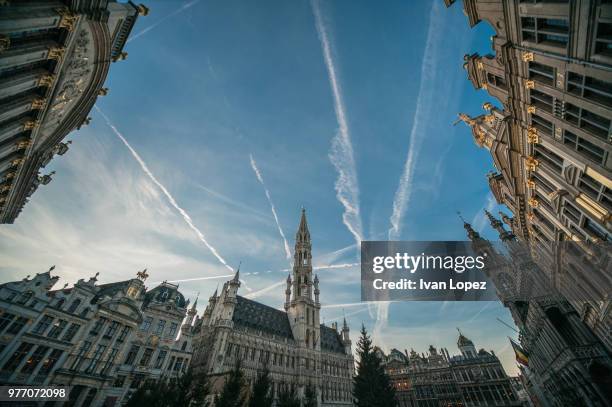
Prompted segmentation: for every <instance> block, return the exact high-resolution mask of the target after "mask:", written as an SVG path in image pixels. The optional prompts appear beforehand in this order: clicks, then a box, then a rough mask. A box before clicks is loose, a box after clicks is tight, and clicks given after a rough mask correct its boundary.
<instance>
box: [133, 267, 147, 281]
mask: <svg viewBox="0 0 612 407" xmlns="http://www.w3.org/2000/svg"><path fill="white" fill-rule="evenodd" d="M136 277H137V278H138V279H139V280H140V281H145V280H146V279H147V278H148V277H149V275H148V274H147V269H144V270H142V271H139V272H138V273H136Z"/></svg>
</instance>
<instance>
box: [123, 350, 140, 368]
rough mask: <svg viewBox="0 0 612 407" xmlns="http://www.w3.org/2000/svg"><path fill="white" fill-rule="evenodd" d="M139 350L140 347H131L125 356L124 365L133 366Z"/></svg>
mask: <svg viewBox="0 0 612 407" xmlns="http://www.w3.org/2000/svg"><path fill="white" fill-rule="evenodd" d="M139 350H140V346H138V345H132V347H131V348H130V351H129V352H128V354H127V357H126V358H125V364H126V365H132V364H134V361H135V360H136V356H137V355H138V351H139Z"/></svg>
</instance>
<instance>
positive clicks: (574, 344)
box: [464, 212, 612, 407]
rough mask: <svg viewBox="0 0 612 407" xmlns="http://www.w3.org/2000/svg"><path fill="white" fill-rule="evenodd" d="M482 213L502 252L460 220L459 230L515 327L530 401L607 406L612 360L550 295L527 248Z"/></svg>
mask: <svg viewBox="0 0 612 407" xmlns="http://www.w3.org/2000/svg"><path fill="white" fill-rule="evenodd" d="M486 214H487V216H488V217H489V219H490V221H491V225H492V227H494V228H495V229H497V231H498V232H499V239H500V241H502V242H503V247H499V246H494V245H493V244H491V242H489V241H487V240H486V239H483V238H482V237H480V235H479V234H478V232H476V231H475V230H474V229H473V228H472V226H471V225H470V224H468V223H466V222H465V221H464V227H465V229H466V231H467V236H468V238H469V239H470V240H471V241H472V242H473V243H472V245H473V249H474V251H475V252H476V253H484V254H486V256H487V258H488V265H489V266H488V267H487V273H488V275H489V277H490V278H491V280H492V281H493V283H494V285H495V288H496V291H497V295H498V297H499V299H500V301H501V302H502V304H504V306H505V307H507V308H508V309H509V311H510V314H511V315H512V318H513V320H514V323H515V324H516V326H517V327H518V328H519V331H520V334H519V341H520V344H521V346H522V348H523V350H524V352H525V353H526V354H527V356H528V366H527V367H523V369H522V370H523V372H524V376H525V377H526V378H527V379H528V382H529V386H527V389H528V390H531V391H532V393H530V395H531V397H532V399H534V400H537V401H538V403H537V404H539V405H542V406H558V407H561V406H568V405H572V406H573V405H576V406H607V405H610V401H611V400H612V393H611V389H612V387H610V383H611V382H612V358H611V356H610V352H609V349H607V347H606V344H605V343H604V342H602V341H601V340H600V339H599V338H598V337H597V336H596V335H595V334H594V332H593V331H592V329H591V328H590V327H589V326H588V324H586V323H585V321H584V320H583V319H582V318H581V317H580V314H579V313H578V312H577V310H576V308H575V307H574V306H573V305H572V304H571V303H570V302H569V301H568V300H567V299H566V298H565V297H564V296H563V295H562V294H561V293H559V291H557V290H555V288H554V286H553V284H551V281H553V282H554V276H551V275H550V274H548V273H547V271H545V270H542V269H541V268H540V267H539V265H538V264H537V263H536V262H535V261H534V260H533V259H532V256H531V255H530V253H529V250H530V249H529V248H528V247H527V246H526V245H525V244H524V243H522V242H520V241H518V240H517V239H516V237H515V236H514V234H513V233H511V232H508V231H506V230H505V228H504V227H503V224H502V222H501V221H500V220H499V219H496V218H494V217H493V215H492V214H490V213H488V212H487V213H486ZM609 255H611V253H608V256H609ZM607 264H610V262H609V261H607Z"/></svg>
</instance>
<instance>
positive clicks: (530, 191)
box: [445, 0, 612, 405]
mask: <svg viewBox="0 0 612 407" xmlns="http://www.w3.org/2000/svg"><path fill="white" fill-rule="evenodd" d="M453 3H454V0H445V4H446V5H447V6H450V5H452V4H453ZM463 8H464V12H465V14H466V16H467V17H468V20H469V24H470V25H471V26H474V25H476V24H478V23H479V22H480V21H487V22H488V23H489V24H490V25H491V27H492V28H493V29H494V30H495V34H494V35H493V36H492V37H491V40H492V48H493V51H494V52H493V55H484V56H481V55H478V54H471V55H466V56H465V60H464V68H465V69H466V71H467V75H468V78H469V80H470V81H471V82H472V84H473V85H474V87H475V88H477V89H484V90H486V91H487V92H488V93H489V95H491V96H493V97H494V98H495V99H497V102H499V103H498V107H496V106H494V105H493V104H492V103H485V104H484V105H483V108H484V109H485V110H486V113H485V114H481V115H478V116H475V117H472V116H469V115H467V114H461V115H460V118H461V119H462V120H463V121H464V122H465V123H467V124H468V125H469V126H470V128H471V131H472V135H473V137H474V140H475V142H476V144H477V145H478V146H480V147H484V148H486V149H487V150H488V151H490V153H491V155H492V157H493V162H494V165H495V171H494V172H492V173H490V174H489V175H488V182H489V185H490V188H491V190H492V192H493V194H494V196H495V198H496V200H497V202H498V203H500V204H504V205H505V206H506V207H507V208H508V209H509V210H510V211H511V212H512V215H511V216H508V215H505V214H501V215H502V221H503V222H502V221H500V220H495V221H494V222H492V225H493V226H494V227H495V228H496V229H498V230H500V231H504V224H505V225H507V226H509V227H510V231H504V232H503V233H505V235H503V236H502V234H501V233H500V238H502V237H503V238H504V239H506V240H507V241H508V242H512V243H511V245H512V246H515V250H517V253H518V250H519V249H516V245H517V244H518V243H515V240H516V239H518V241H520V242H522V243H523V244H524V245H525V246H524V247H525V248H527V250H523V251H522V253H521V254H522V255H524V257H525V258H529V261H528V262H527V263H525V264H524V266H525V268H526V269H530V270H531V271H533V274H534V275H537V276H546V275H548V276H555V278H550V279H548V281H540V282H537V283H538V284H540V283H541V284H544V285H543V286H540V287H541V288H542V289H543V291H544V292H548V293H549V294H550V295H548V296H547V295H542V296H540V297H539V298H535V297H533V296H532V297H531V299H532V300H531V301H528V302H525V301H518V299H519V298H517V297H512V296H511V297H504V295H505V294H504V293H501V294H502V301H505V304H507V305H508V306H509V308H510V310H511V312H512V313H513V318H514V319H515V322H516V323H517V326H519V328H520V330H521V344H522V345H523V346H524V347H525V349H526V350H528V351H529V352H530V354H531V357H530V369H531V372H530V373H531V374H532V376H531V378H532V379H533V380H532V382H534V383H535V387H538V386H540V387H542V388H543V391H544V392H545V393H546V394H547V397H549V398H550V399H551V400H552V401H551V404H552V405H566V404H567V403H568V402H569V403H571V400H572V397H574V396H575V395H577V396H576V397H577V399H578V400H580V401H579V402H581V403H585V404H584V405H605V403H606V401H603V402H602V401H601V400H602V399H604V398H605V397H608V398H609V397H610V395H609V394H607V395H606V394H602V391H601V388H602V386H603V388H604V389H605V388H606V387H607V388H610V383H607V384H606V383H601V382H599V383H595V382H596V381H597V380H604V378H606V377H607V378H609V377H610V371H609V363H608V362H609V355H610V354H611V353H612V301H611V298H610V291H611V290H610V272H609V264H610V242H611V241H612V214H611V213H612V158H611V155H610V153H611V152H612V129H611V127H610V126H611V124H612V53H611V52H610V49H611V47H610V45H609V40H608V38H607V33H608V30H609V29H610V27H612V20H611V19H610V18H609V16H610V15H612V5H611V4H609V2H607V1H600V0H575V1H570V0H558V1H539V0H533V1H521V0H487V1H484V0H465V1H464V2H463ZM504 239H502V240H504ZM562 242H573V243H572V244H571V245H567V244H564V243H562ZM521 250H522V249H521ZM569 252H571V253H569ZM602 252H603V255H602ZM531 260H533V261H531ZM514 271H515V272H517V273H518V274H520V275H509V276H508V278H509V280H508V281H509V282H510V283H511V285H512V283H514V284H515V285H514V290H515V291H514V294H517V293H521V292H522V291H521V290H523V289H525V288H526V287H528V285H529V283H526V282H527V281H530V278H533V276H530V275H529V273H522V272H521V271H517V270H516V269H515V270H514ZM585 274H586V275H588V278H581V277H582V276H584V275H585ZM544 280H546V279H544ZM553 291H557V295H553V294H552V292H553ZM521 297H522V295H521ZM523 298H524V297H523ZM559 324H562V325H563V327H565V328H563V327H562V326H561V325H559ZM543 328H544V329H543ZM553 355H557V359H553ZM534 358H535V359H534ZM596 371H597V372H596ZM584 378H587V380H586V381H585V380H584ZM605 380H608V379H605ZM538 381H539V383H536V382H538ZM568 389H573V390H568ZM572 391H573V393H572ZM555 393H557V394H562V397H565V401H564V399H563V398H562V397H561V396H559V397H557V396H555ZM563 393H566V394H563ZM604 393H605V392H604ZM568 400H570V401H568ZM608 402H609V401H608ZM563 403H566V404H563ZM598 403H599V404H598ZM602 403H604V404H602Z"/></svg>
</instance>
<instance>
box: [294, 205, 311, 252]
mask: <svg viewBox="0 0 612 407" xmlns="http://www.w3.org/2000/svg"><path fill="white" fill-rule="evenodd" d="M309 241H310V232H309V231H308V222H307V221H306V209H305V208H304V207H302V216H301V218H300V226H299V227H298V231H297V234H296V235H295V242H296V244H297V243H298V242H309Z"/></svg>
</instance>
